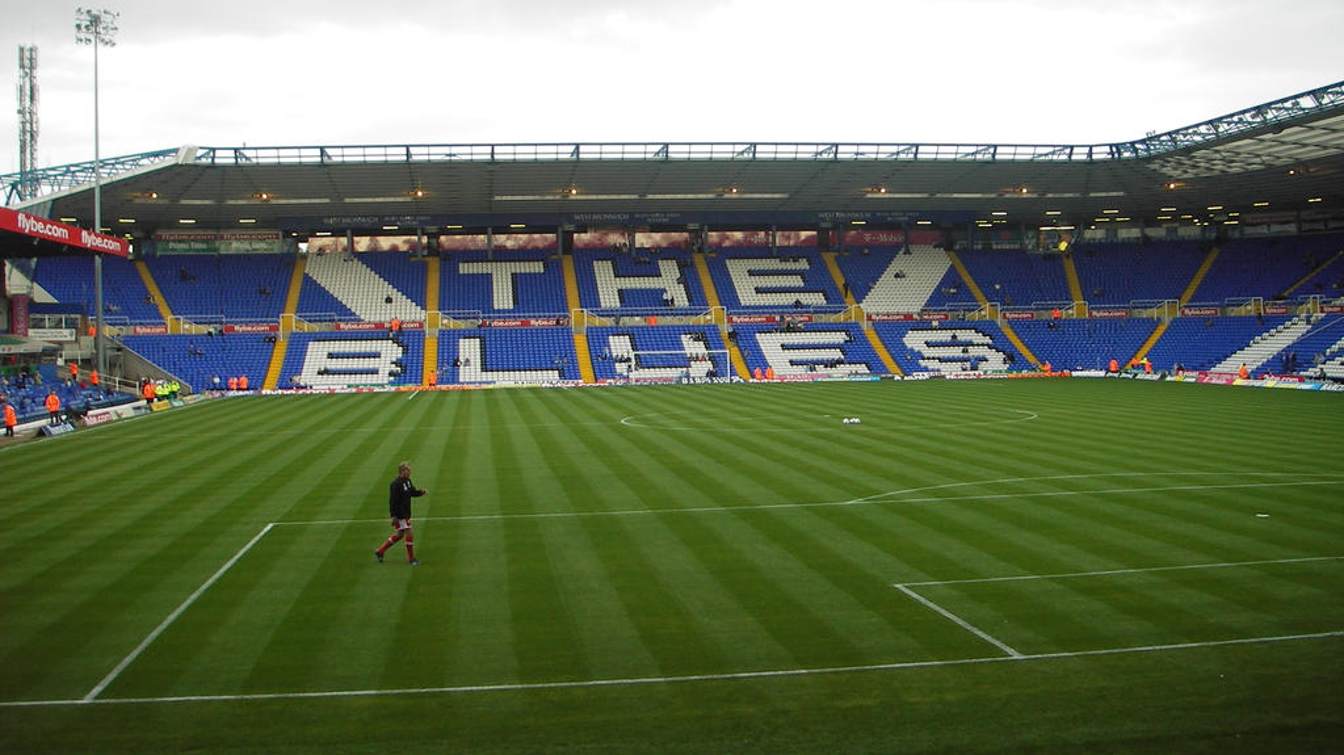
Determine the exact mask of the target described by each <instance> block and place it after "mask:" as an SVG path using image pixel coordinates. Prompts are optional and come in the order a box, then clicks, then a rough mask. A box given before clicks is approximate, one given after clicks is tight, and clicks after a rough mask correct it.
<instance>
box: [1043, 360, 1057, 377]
mask: <svg viewBox="0 0 1344 755" xmlns="http://www.w3.org/2000/svg"><path fill="white" fill-rule="evenodd" d="M1054 371H1055V366H1054V365H1053V364H1050V363H1049V362H1046V363H1044V364H1042V365H1041V372H1044V373H1045V374H1047V375H1049V374H1050V373H1052V372H1054Z"/></svg>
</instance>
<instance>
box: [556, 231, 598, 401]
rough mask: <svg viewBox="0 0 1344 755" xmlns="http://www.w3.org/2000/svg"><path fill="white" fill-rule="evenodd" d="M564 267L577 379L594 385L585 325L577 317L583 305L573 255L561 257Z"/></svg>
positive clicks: (595, 377)
mask: <svg viewBox="0 0 1344 755" xmlns="http://www.w3.org/2000/svg"><path fill="white" fill-rule="evenodd" d="M561 256H562V260H563V262H564V267H565V301H566V302H567V303H568V305H569V313H570V317H571V318H572V320H571V321H570V323H569V327H570V331H571V332H573V334H574V358H575V359H576V360H577V361H578V363H579V378H580V379H581V380H583V382H585V383H590V384H591V383H596V382H597V376H596V375H595V374H593V357H592V355H591V354H590V353H589V352H588V333H587V330H586V328H587V323H583V324H580V323H579V321H578V320H579V317H580V316H582V314H583V313H582V312H581V311H580V310H582V309H583V304H582V302H581V301H580V299H579V276H578V274H577V273H576V272H574V255H573V254H565V255H561Z"/></svg>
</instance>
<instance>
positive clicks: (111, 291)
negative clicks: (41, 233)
mask: <svg viewBox="0 0 1344 755" xmlns="http://www.w3.org/2000/svg"><path fill="white" fill-rule="evenodd" d="M33 280H34V282H35V283H36V284H37V285H39V286H41V287H42V288H43V289H45V290H46V291H47V293H49V294H51V296H52V298H54V299H55V300H56V301H58V302H63V303H71V302H74V303H77V304H79V305H80V306H81V308H82V310H81V311H82V312H83V313H84V314H87V315H93V314H94V310H93V304H94V291H93V260H92V259H90V258H88V257H44V258H42V259H39V260H38V261H37V264H36V265H35V266H34V269H33ZM103 306H104V312H103V315H104V317H105V318H106V319H107V321H108V322H112V323H122V322H136V323H162V322H163V317H162V316H161V315H160V314H159V309H158V307H157V306H156V305H155V304H154V303H153V302H152V301H149V290H148V289H146V288H145V283H144V281H142V280H141V279H140V274H139V273H138V272H136V270H135V265H134V264H133V263H131V262H127V261H126V260H123V259H118V258H115V257H106V258H104V259H103Z"/></svg>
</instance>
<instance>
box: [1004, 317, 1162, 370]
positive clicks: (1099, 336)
mask: <svg viewBox="0 0 1344 755" xmlns="http://www.w3.org/2000/svg"><path fill="white" fill-rule="evenodd" d="M1155 326H1156V323H1155V322H1154V321H1152V320H1145V319H1137V318H1136V319H1123V320H1058V321H1048V320H1027V321H1021V322H1015V323H1013V330H1015V331H1016V332H1017V335H1018V336H1019V337H1021V338H1022V340H1023V342H1024V343H1026V345H1027V348H1029V349H1031V351H1032V353H1033V354H1035V355H1036V358H1037V359H1039V360H1040V361H1041V362H1049V363H1050V364H1051V366H1053V367H1054V368H1055V369H1057V370H1102V369H1105V368H1106V367H1107V365H1108V363H1109V362H1110V361H1111V359H1116V360H1118V361H1120V362H1121V363H1122V364H1123V363H1124V362H1126V361H1128V360H1129V359H1130V357H1132V356H1134V354H1135V352H1137V351H1138V350H1139V347H1140V346H1141V345H1143V342H1144V340H1146V339H1147V338H1148V336H1149V335H1150V334H1151V333H1152V332H1153V328H1154V327H1155Z"/></svg>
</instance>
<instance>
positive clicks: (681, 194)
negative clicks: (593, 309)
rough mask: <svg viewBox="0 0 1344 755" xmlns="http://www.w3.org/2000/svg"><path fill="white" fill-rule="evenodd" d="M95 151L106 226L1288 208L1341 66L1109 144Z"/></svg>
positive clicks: (1014, 215)
mask: <svg viewBox="0 0 1344 755" xmlns="http://www.w3.org/2000/svg"><path fill="white" fill-rule="evenodd" d="M102 170H103V172H104V176H105V178H104V190H103V224H104V226H105V227H107V228H110V229H115V231H116V232H118V233H123V232H134V233H135V234H137V235H147V234H149V233H152V232H153V231H155V230H159V229H164V228H181V227H184V226H189V227H198V228H236V227H239V226H240V224H245V225H255V226H256V227H262V228H281V229H284V230H290V231H296V232H303V231H312V230H324V229H325V230H331V229H343V228H357V229H373V230H381V229H384V227H388V228H390V227H392V226H397V227H402V228H405V227H411V228H414V227H416V226H429V227H448V228H456V227H458V226H461V227H464V228H466V229H471V228H482V227H486V226H493V227H500V228H502V227H507V226H509V225H517V224H523V225H528V226H550V227H554V226H556V225H560V224H568V225H574V226H592V225H606V226H619V225H647V226H671V227H676V226H681V227H685V226H686V225H691V224H704V225H711V226H715V227H733V226H741V225H753V226H761V225H769V224H775V225H778V226H780V227H818V226H822V227H825V226H828V225H832V224H842V223H846V222H857V221H866V222H872V223H874V224H876V225H880V224H883V223H892V224H897V223H902V222H909V221H912V220H917V219H931V220H933V221H934V222H937V223H948V224H951V223H962V222H969V221H970V220H973V219H976V218H983V217H988V216H991V215H992V216H993V217H995V218H996V219H1007V220H1008V221H1009V222H1014V223H1016V222H1023V223H1026V224H1030V225H1034V224H1038V223H1041V222H1043V221H1046V222H1076V223H1086V222H1089V221H1090V220H1092V218H1094V217H1095V216H1102V215H1103V213H1104V216H1109V217H1110V218H1116V217H1125V218H1133V219H1135V220H1143V221H1145V222H1153V221H1155V220H1157V219H1159V218H1163V219H1166V218H1178V217H1179V216H1180V215H1190V216H1192V217H1193V218H1195V219H1198V218H1203V217H1207V216H1208V215H1209V214H1210V213H1213V212H1224V213H1225V212H1228V211H1239V212H1240V211H1244V212H1245V214H1246V215H1248V216H1249V215H1251V214H1252V213H1257V214H1260V215H1262V216H1265V217H1272V216H1273V215H1272V214H1277V215H1278V216H1279V217H1284V216H1285V214H1288V215H1287V216H1289V217H1291V213H1295V212H1299V211H1308V212H1313V213H1318V214H1320V213H1325V214H1332V213H1340V212H1341V205H1342V204H1344V192H1341V187H1344V82H1338V83H1335V84H1330V85H1328V86H1324V87H1320V88H1318V89H1314V90H1311V91H1308V92H1303V93H1300V94H1296V95H1293V96H1291V97H1286V98H1283V99H1281V100H1277V101H1275V102H1270V103H1266V104H1263V105H1258V106H1255V107H1251V108H1247V109H1245V110H1242V111H1239V112H1237V113H1232V114H1230V115H1226V116H1222V117H1220V118H1216V119H1213V120H1210V121H1206V122H1204V123H1200V124H1196V125H1193V126H1189V127H1186V128H1181V129H1176V130H1174V131H1169V132H1166V133H1162V134H1154V135H1149V136H1147V137H1145V138H1143V139H1139V140H1136V141H1132V142H1123V143H1115V144H1093V145H1012V144H1003V145H995V144H876V143H867V144H857V143H840V142H837V143H828V144H822V143H808V144H793V143H752V142H735V143H615V144H584V143H566V144H494V145H483V144H469V145H453V144H418V145H353V146H290V147H193V146H187V147H181V148H177V149H167V150H159V151H156V152H147V153H142V154H138V155H129V156H124V157H117V158H111V159H108V160H104V161H102ZM92 177H93V164H92V163H77V164H71V165H63V166H58V167H53V168H45V169H42V170H40V171H37V172H35V173H32V174H29V175H28V176H19V175H18V174H9V175H5V176H0V183H3V185H4V186H5V189H6V192H7V194H6V196H7V200H13V199H15V198H16V197H17V196H19V195H21V194H25V193H26V194H28V195H34V194H35V195H36V198H35V199H31V200H28V201H26V202H22V203H20V206H24V207H31V208H34V209H35V210H36V211H38V212H42V213H44V214H47V215H49V216H51V217H62V218H74V219H76V220H77V221H79V222H83V223H86V224H87V223H89V222H91V218H92V214H93V213H92V209H93V208H92V206H93V199H92V194H93V192H92V190H91V182H92ZM1170 208H1175V209H1170ZM1215 208H1217V209H1215ZM1046 212H1051V213H1052V215H1049V216H1047V215H1045V213H1046ZM1053 213H1058V214H1053ZM1248 219H1249V218H1248ZM389 223H390V224H391V226H389Z"/></svg>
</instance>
